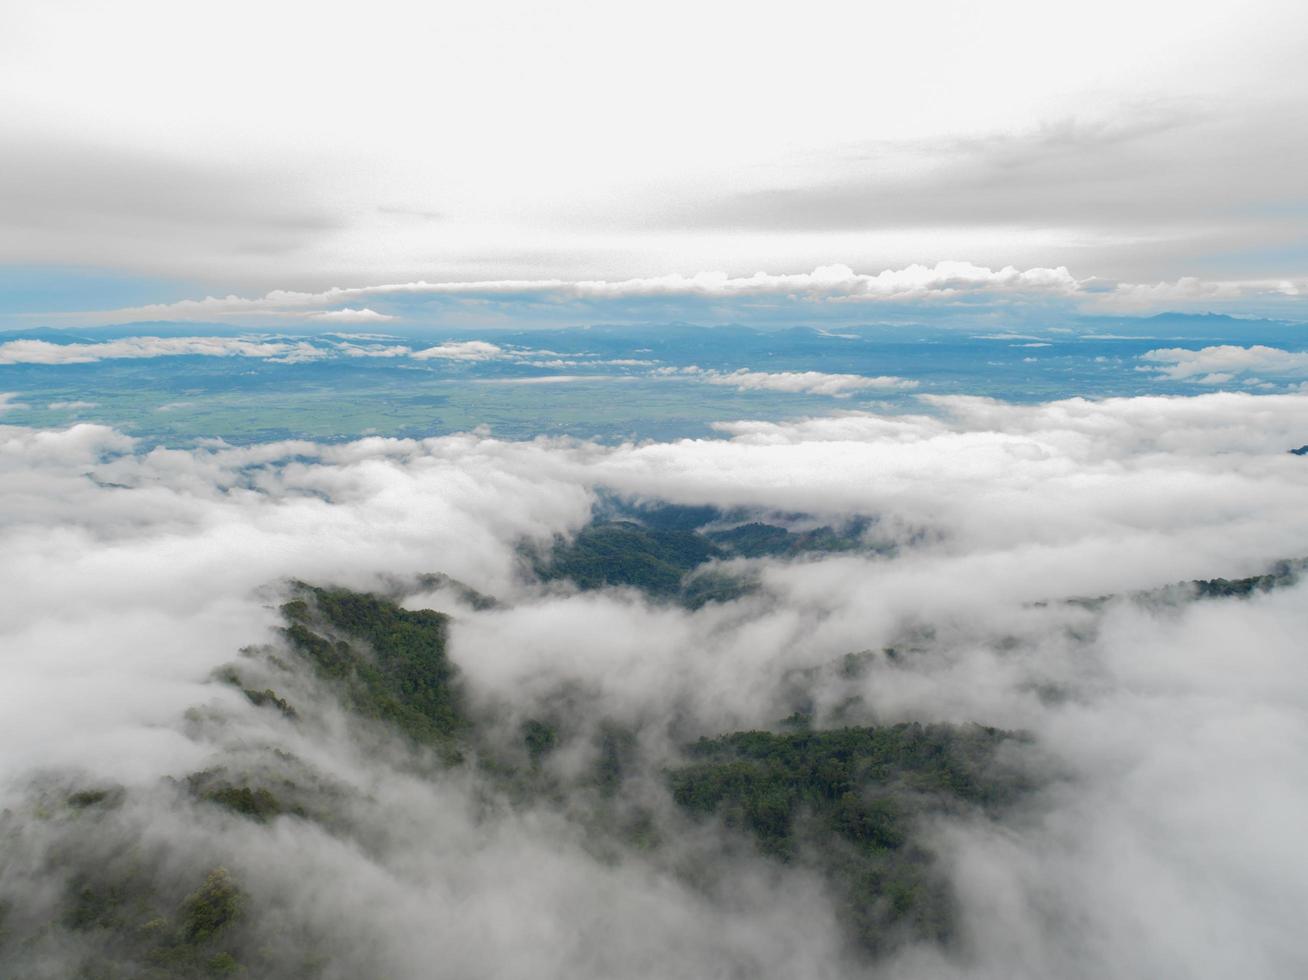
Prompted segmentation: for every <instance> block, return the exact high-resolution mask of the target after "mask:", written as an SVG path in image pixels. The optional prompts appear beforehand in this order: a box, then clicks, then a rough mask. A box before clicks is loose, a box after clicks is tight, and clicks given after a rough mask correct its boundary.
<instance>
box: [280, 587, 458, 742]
mask: <svg viewBox="0 0 1308 980" xmlns="http://www.w3.org/2000/svg"><path fill="white" fill-rule="evenodd" d="M300 588H301V592H302V597H301V598H298V599H295V600H292V601H291V602H288V603H286V604H285V605H284V606H282V612H283V614H284V615H285V616H286V618H287V620H288V621H289V622H290V624H291V625H290V626H288V627H287V628H286V629H285V631H284V633H285V636H286V638H287V639H288V640H289V641H290V643H291V645H292V646H293V647H294V648H295V649H296V650H298V651H299V652H300V653H301V654H303V655H304V656H305V657H307V658H308V659H309V661H310V662H312V663H313V665H314V667H315V668H316V669H317V671H318V673H319V674H320V675H322V676H323V677H326V678H328V679H330V680H332V681H335V682H338V683H340V684H342V685H343V687H344V695H345V698H344V700H345V702H346V704H347V705H348V706H349V707H350V708H352V709H354V710H355V711H357V712H359V713H360V714H362V715H365V716H366V717H369V718H375V719H377V720H379V721H383V722H386V723H388V724H391V725H394V726H395V727H397V728H398V729H399V730H400V731H402V732H404V733H405V734H406V735H408V736H409V737H410V738H412V739H413V740H414V741H416V742H420V743H423V744H426V745H433V746H437V747H439V748H441V749H442V751H443V753H444V754H445V755H446V757H447V758H448V759H450V760H451V761H453V760H454V758H455V757H456V756H457V751H456V750H455V749H454V746H453V740H454V739H455V738H457V737H458V736H459V735H460V734H461V733H463V732H464V731H465V730H466V728H467V725H468V722H467V718H466V715H465V711H464V705H463V694H462V689H461V687H460V685H459V683H458V670H457V668H456V667H455V666H454V664H453V663H452V662H451V661H450V659H449V658H448V657H447V656H446V651H445V643H446V624H447V621H448V620H447V617H446V616H445V615H444V614H443V613H438V612H434V611H432V610H430V609H422V610H417V611H412V610H407V609H402V608H401V607H400V606H398V605H396V604H395V603H393V602H390V601H388V600H386V599H383V598H381V597H379V596H375V595H369V594H366V593H359V592H349V591H346V590H344V589H318V588H311V587H309V586H301V587H300ZM310 601H312V605H310ZM311 627H312V628H311ZM324 633H326V634H329V635H326V636H325V635H323V634H324Z"/></svg>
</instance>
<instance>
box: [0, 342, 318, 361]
mask: <svg viewBox="0 0 1308 980" xmlns="http://www.w3.org/2000/svg"><path fill="white" fill-rule="evenodd" d="M324 355H325V352H324V351H322V350H321V349H320V348H317V347H314V346H313V345H312V344H308V343H305V342H303V341H270V340H251V339H244V338H235V337H124V338H122V339H121V340H106V341H102V342H100V343H72V344H52V343H50V342H49V341H45V340H10V341H7V342H6V343H2V344H0V364H89V363H92V362H94V361H105V360H114V359H123V358H146V357H197V356H198V357H257V358H269V359H273V360H281V361H288V362H290V361H302V360H313V359H316V358H319V357H323V356H324Z"/></svg>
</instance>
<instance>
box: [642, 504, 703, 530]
mask: <svg viewBox="0 0 1308 980" xmlns="http://www.w3.org/2000/svg"><path fill="white" fill-rule="evenodd" d="M618 509H619V510H620V511H625V512H626V513H627V514H629V515H630V516H631V517H633V518H635V519H636V520H638V521H639V522H640V523H641V524H644V525H645V526H646V527H649V528H653V529H655V530H657V531H697V530H699V529H700V528H701V527H703V526H704V525H705V524H712V523H713V522H714V521H716V520H720V519H721V517H722V512H721V511H720V510H718V509H717V508H716V507H712V506H709V505H707V504H702V505H699V506H686V505H684V504H643V505H634V506H633V505H627V506H625V507H624V506H621V505H619V506H618Z"/></svg>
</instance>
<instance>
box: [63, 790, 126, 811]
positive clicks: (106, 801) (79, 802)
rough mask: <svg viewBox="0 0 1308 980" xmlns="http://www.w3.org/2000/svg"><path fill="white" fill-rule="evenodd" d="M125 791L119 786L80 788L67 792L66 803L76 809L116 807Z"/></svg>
mask: <svg viewBox="0 0 1308 980" xmlns="http://www.w3.org/2000/svg"><path fill="white" fill-rule="evenodd" d="M124 796H125V793H124V791H123V788H122V787H121V786H114V787H109V788H103V789H101V788H97V789H81V790H77V791H76V792H74V793H70V794H68V805H69V806H71V807H73V808H74V809H77V810H85V809H87V808H88V807H103V808H106V809H107V808H110V807H116V806H118V805H119V804H120V803H122V801H123V797H124Z"/></svg>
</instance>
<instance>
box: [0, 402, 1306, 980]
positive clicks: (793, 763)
mask: <svg viewBox="0 0 1308 980" xmlns="http://www.w3.org/2000/svg"><path fill="white" fill-rule="evenodd" d="M932 401H933V404H931V405H930V406H929V407H930V408H931V409H932V412H931V414H923V415H913V416H903V415H896V416H877V415H869V414H860V413H849V414H845V415H840V416H835V417H829V418H820V419H812V420H808V421H803V422H798V423H793V424H774V423H755V422H739V423H731V424H724V425H722V426H720V429H721V435H722V438H719V439H713V440H685V441H681V442H671V443H642V444H631V445H623V446H617V447H612V446H602V445H598V444H593V443H586V442H578V441H571V440H548V439H539V440H535V441H532V442H504V441H499V440H496V439H494V438H492V437H491V436H489V435H484V434H465V435H460V436H453V437H445V438H437V439H429V440H422V441H415V440H399V439H381V438H374V439H364V440H360V441H357V442H351V443H348V444H342V445H323V444H314V443H307V442H286V443H276V444H268V445H259V446H249V447H233V446H228V445H225V444H221V443H214V444H205V445H201V446H199V447H197V448H195V449H192V450H186V451H183V450H168V449H146V448H143V447H139V446H138V445H137V444H136V443H134V442H133V441H132V440H131V439H130V438H128V437H126V436H125V435H123V434H121V433H118V432H115V431H113V430H110V429H106V428H103V427H98V426H92V425H79V426H74V427H72V428H70V429H66V430H59V431H52V430H30V429H24V428H20V427H13V426H8V427H0V549H2V551H0V554H3V556H4V560H3V561H2V562H0V596H3V600H2V601H3V608H4V615H3V618H0V808H3V810H4V812H3V814H2V815H0V973H3V974H4V975H7V976H8V975H13V976H24V977H34V978H44V977H51V978H53V977H69V976H78V977H129V976H132V977H134V976H160V977H166V976H222V975H234V976H239V975H246V976H266V977H301V976H302V977H322V978H337V977H339V978H347V977H349V978H353V977H359V976H376V977H383V976H385V977H396V978H420V977H424V978H425V977H432V976H442V977H443V976H450V977H481V976H485V977H518V976H522V977H527V976H533V977H538V976H564V975H566V976H571V977H595V978H599V977H613V976H640V977H686V978H704V977H741V978H744V977H751V978H752V977H760V976H763V977H773V976H775V977H795V976H805V977H810V976H811V977H833V978H834V977H846V976H876V977H892V978H906V980H918V978H947V977H986V978H989V977H993V978H996V980H998V978H1015V977H1028V978H1048V977H1060V978H1061V977H1068V978H1082V977H1084V978H1100V977H1109V976H1111V977H1150V978H1157V977H1172V976H1174V977H1214V978H1216V977H1223V978H1225V977H1229V976H1233V975H1239V976H1250V977H1293V976H1302V975H1305V974H1308V947H1305V945H1304V943H1303V941H1302V939H1301V937H1300V935H1299V934H1300V932H1301V929H1300V926H1299V921H1298V920H1299V918H1300V917H1301V915H1300V910H1301V909H1302V908H1304V907H1305V906H1308V850H1305V849H1304V848H1303V846H1302V845H1301V843H1300V837H1301V835H1302V828H1303V827H1304V826H1308V767H1305V765H1304V763H1303V760H1304V759H1305V758H1308V712H1305V708H1306V707H1308V665H1306V664H1305V660H1304V655H1303V649H1304V644H1303V637H1304V636H1305V635H1308V604H1306V603H1305V599H1306V598H1308V583H1304V582H1302V581H1301V579H1300V575H1299V572H1300V571H1301V568H1302V566H1301V565H1298V564H1294V563H1293V562H1294V560H1295V559H1299V558H1301V557H1303V556H1308V508H1305V507H1304V500H1305V490H1308V459H1305V458H1303V457H1301V456H1297V455H1293V454H1291V453H1289V452H1288V450H1289V449H1291V448H1294V447H1297V446H1300V445H1302V444H1303V443H1304V442H1305V440H1306V439H1308V395H1278V396H1260V397H1254V396H1245V395H1235V394H1211V395H1204V396H1200V397H1195V398H1137V399H1120V400H1110V401H1104V402H1089V401H1084V400H1069V401H1062V402H1053V403H1049V404H1044V405H1035V406H1020V405H1011V404H1004V403H998V402H994V401H990V400H986V399H972V398H940V399H933V400H932ZM660 515H662V516H660ZM668 515H671V516H670V517H669V516H668ZM687 515H690V516H687ZM661 520H662V521H663V524H660V521H661ZM1287 560H1288V561H1290V562H1291V564H1287V565H1281V566H1278V565H1277V562H1281V561H1287ZM614 569H618V571H614ZM1257 576H1265V577H1263V578H1256V577H1257ZM1218 579H1224V580H1229V581H1221V582H1217V581H1214V580H1218ZM1197 581H1198V582H1203V583H1204V584H1202V585H1195V584H1194V583H1195V582H1197ZM423 610H433V611H434V612H433V613H427V612H423Z"/></svg>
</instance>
